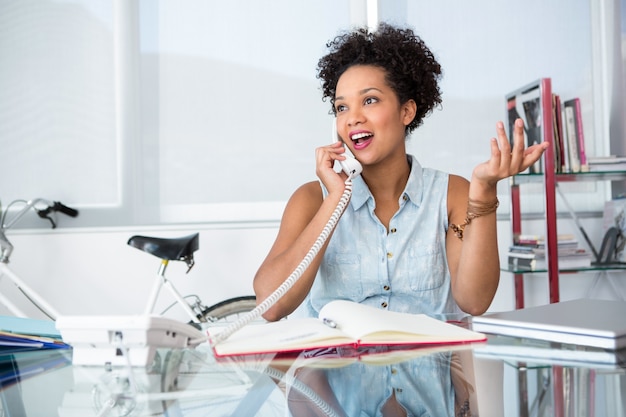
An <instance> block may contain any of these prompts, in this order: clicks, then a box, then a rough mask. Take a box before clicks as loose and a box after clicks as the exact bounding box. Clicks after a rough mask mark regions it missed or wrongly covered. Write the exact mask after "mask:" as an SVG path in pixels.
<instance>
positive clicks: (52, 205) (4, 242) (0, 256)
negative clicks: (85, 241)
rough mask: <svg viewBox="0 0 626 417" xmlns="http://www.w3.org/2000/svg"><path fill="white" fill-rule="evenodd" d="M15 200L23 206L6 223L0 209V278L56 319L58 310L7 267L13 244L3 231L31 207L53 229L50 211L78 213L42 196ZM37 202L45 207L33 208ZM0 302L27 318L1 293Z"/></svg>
mask: <svg viewBox="0 0 626 417" xmlns="http://www.w3.org/2000/svg"><path fill="white" fill-rule="evenodd" d="M15 202H23V203H24V206H23V207H22V208H21V209H20V210H18V211H17V212H16V213H15V214H14V215H13V217H12V219H11V220H8V221H7V222H6V223H5V218H6V213H5V212H3V211H2V210H0V279H2V278H3V277H5V276H6V277H8V278H9V279H10V280H11V281H12V282H13V284H15V286H16V287H17V288H18V289H19V290H20V291H22V293H23V294H24V295H25V296H26V298H27V299H28V300H29V301H31V302H32V303H33V304H34V305H35V307H37V308H39V309H40V310H41V311H42V312H43V313H44V314H46V315H47V316H48V317H50V318H51V319H52V320H56V318H57V317H58V316H59V313H58V311H57V310H56V309H55V308H54V307H52V306H51V305H50V304H49V303H48V302H47V301H46V300H44V298H43V297H42V296H40V295H39V294H37V292H35V290H33V289H32V288H31V287H29V286H28V285H27V284H26V283H25V282H24V281H23V280H22V279H21V278H20V277H19V276H17V274H16V273H15V272H13V271H12V270H11V269H10V268H9V266H8V263H9V259H10V258H11V254H12V253H13V245H12V244H11V242H9V239H7V237H6V234H5V231H6V230H8V229H10V228H11V227H12V226H13V225H15V224H16V223H17V222H18V221H19V220H20V219H21V218H22V216H24V215H25V214H26V213H27V212H28V211H29V210H31V209H33V210H35V211H36V212H37V214H38V215H39V217H41V218H42V219H47V220H49V221H50V223H51V224H52V228H53V229H54V228H55V227H56V223H55V222H54V220H53V219H52V218H51V217H50V216H49V215H50V213H51V212H61V213H63V214H65V215H67V216H70V217H76V216H77V215H78V211H77V210H75V209H72V208H70V207H67V206H65V205H63V204H62V203H60V202H58V201H55V202H51V201H48V200H45V199H43V198H36V199H33V200H30V201H22V200H16V201H14V202H13V203H15ZM37 204H43V205H45V206H46V207H45V208H43V209H37V208H35V206H36V205H37ZM9 206H11V204H9ZM0 303H2V304H3V305H4V306H5V307H7V308H8V309H9V311H11V313H13V314H14V315H16V316H18V317H24V318H28V315H27V314H26V313H24V311H22V310H21V309H20V308H19V307H18V306H17V305H16V304H15V303H14V302H12V301H11V300H9V299H8V298H7V297H6V296H5V295H4V294H2V293H0Z"/></svg>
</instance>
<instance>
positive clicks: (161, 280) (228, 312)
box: [128, 233, 256, 328]
mask: <svg viewBox="0 0 626 417" xmlns="http://www.w3.org/2000/svg"><path fill="white" fill-rule="evenodd" d="M199 240H200V234H199V233H194V234H191V235H188V236H183V237H179V238H159V237H151V236H140V235H136V236H132V237H131V238H130V239H129V240H128V245H129V246H131V247H134V248H136V249H139V250H141V251H143V252H146V253H149V254H151V255H154V256H156V257H157V258H159V259H160V260H161V264H160V266H159V269H158V271H157V275H156V278H155V281H154V284H153V286H152V289H151V292H150V296H149V298H148V303H147V305H146V308H145V311H144V313H145V314H152V313H153V312H154V307H155V305H156V302H157V299H158V296H159V293H160V290H161V288H163V287H165V288H166V289H167V290H168V291H169V292H170V294H171V295H172V296H173V298H174V299H175V303H174V304H179V305H180V306H181V307H182V308H183V310H184V311H185V313H186V314H187V315H188V316H189V318H190V320H191V321H190V324H194V325H195V326H196V327H198V328H199V327H200V324H201V323H215V322H222V321H231V320H233V319H236V318H237V317H239V315H240V314H243V313H247V312H249V311H252V310H253V309H254V308H255V307H256V297H255V296H254V295H246V296H240V297H233V298H229V299H226V300H223V301H220V302H218V303H216V304H213V305H211V306H208V307H207V306H205V305H204V304H203V303H202V300H201V299H200V297H198V296H197V295H191V296H188V297H193V298H194V302H193V303H188V302H187V301H186V300H185V297H183V296H182V295H181V294H180V293H179V292H178V290H177V289H176V287H175V286H174V285H173V284H172V282H171V281H170V280H168V279H167V277H166V276H165V271H166V269H167V266H168V265H169V262H170V261H182V262H184V263H185V264H186V265H187V273H189V271H191V269H192V268H193V266H194V265H195V261H194V257H193V254H194V252H195V251H197V250H198V248H199ZM170 307H171V306H170ZM170 307H168V308H167V309H166V310H165V311H167V310H168V309H169V308H170ZM165 311H164V312H163V313H161V314H164V313H165Z"/></svg>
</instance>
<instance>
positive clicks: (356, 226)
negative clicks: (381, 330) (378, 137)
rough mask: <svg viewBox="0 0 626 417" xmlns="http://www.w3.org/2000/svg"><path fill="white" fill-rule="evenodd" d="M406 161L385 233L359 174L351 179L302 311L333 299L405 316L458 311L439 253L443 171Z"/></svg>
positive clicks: (444, 219)
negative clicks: (346, 199) (348, 194)
mask: <svg viewBox="0 0 626 417" xmlns="http://www.w3.org/2000/svg"><path fill="white" fill-rule="evenodd" d="M409 158H410V159H409V161H410V163H411V173H410V175H409V180H408V182H407V184H406V188H405V190H404V192H403V193H402V195H401V196H400V200H399V205H400V208H399V210H398V212H397V213H396V214H395V215H394V216H393V217H392V218H391V221H390V222H389V231H387V230H386V228H385V226H384V225H383V224H382V223H381V222H380V220H378V218H377V217H376V215H375V214H374V209H375V208H376V202H375V201H374V197H373V196H372V194H371V193H370V191H369V189H368V188H367V185H366V184H365V182H364V181H363V179H362V178H361V177H360V176H359V177H357V178H355V179H354V180H353V191H352V197H351V199H350V203H349V205H348V207H346V209H345V211H344V213H343V215H342V216H341V218H340V220H339V222H338V224H337V226H336V228H335V231H334V232H333V235H332V236H331V238H330V241H329V242H328V247H327V249H326V252H325V253H324V258H323V261H322V263H321V265H320V268H319V271H318V273H317V277H316V278H315V282H314V283H313V287H312V288H311V291H310V293H309V296H308V297H307V300H306V301H305V303H306V307H305V306H302V307H304V308H305V310H306V313H305V314H306V315H308V316H314V317H316V316H317V313H318V312H319V310H320V309H321V308H322V306H324V305H325V304H326V303H328V302H329V301H331V300H334V299H338V298H339V299H346V300H352V301H356V302H359V303H364V304H368V305H372V306H376V307H379V308H385V309H389V310H392V311H400V312H409V313H425V314H431V315H441V314H450V313H458V312H459V311H460V310H459V308H458V306H457V305H456V302H455V301H454V299H453V298H452V291H451V288H450V273H449V270H448V261H447V258H446V251H445V248H446V231H447V229H448V209H447V195H448V174H447V173H444V172H441V171H437V170H434V169H429V168H422V166H421V165H420V164H419V162H418V161H417V159H415V157H413V156H410V155H409ZM324 194H326V191H325V190H324Z"/></svg>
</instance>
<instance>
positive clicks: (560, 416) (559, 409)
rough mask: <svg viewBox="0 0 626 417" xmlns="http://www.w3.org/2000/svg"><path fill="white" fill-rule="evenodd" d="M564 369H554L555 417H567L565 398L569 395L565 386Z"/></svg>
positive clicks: (557, 367) (555, 367)
mask: <svg viewBox="0 0 626 417" xmlns="http://www.w3.org/2000/svg"><path fill="white" fill-rule="evenodd" d="M563 372H564V370H563V367H562V366H553V367H552V398H553V399H554V416H555V417H565V408H564V404H563V398H564V397H565V396H566V395H567V394H566V392H565V391H564V390H565V386H564V384H563Z"/></svg>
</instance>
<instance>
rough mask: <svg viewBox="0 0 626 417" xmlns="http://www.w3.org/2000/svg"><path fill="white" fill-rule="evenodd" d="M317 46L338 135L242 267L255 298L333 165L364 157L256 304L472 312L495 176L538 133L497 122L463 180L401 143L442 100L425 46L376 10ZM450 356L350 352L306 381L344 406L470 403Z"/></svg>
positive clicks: (335, 181)
mask: <svg viewBox="0 0 626 417" xmlns="http://www.w3.org/2000/svg"><path fill="white" fill-rule="evenodd" d="M328 47H329V48H330V50H329V53H328V54H327V55H326V56H324V57H323V58H322V59H321V60H320V61H319V64H318V77H319V78H320V79H321V80H322V88H323V97H324V99H330V102H331V104H332V111H333V113H334V114H335V115H336V123H337V132H338V136H339V138H340V139H341V142H337V143H333V144H330V145H328V146H324V147H321V148H318V149H317V150H316V153H315V156H316V173H317V176H318V177H319V182H310V183H307V184H304V185H302V186H301V187H300V188H299V189H298V190H296V192H295V193H294V194H293V196H292V197H291V198H290V200H289V202H288V204H287V207H286V209H285V212H284V215H283V219H282V222H281V226H280V229H279V232H278V236H277V238H276V241H275V242H274V245H273V246H272V248H271V250H270V252H269V254H268V255H267V258H266V259H265V260H264V262H263V264H262V265H261V267H260V268H259V270H258V272H257V274H256V276H255V279H254V288H255V292H256V296H257V299H258V300H259V301H262V300H264V299H266V297H267V296H268V295H270V294H271V293H272V292H273V291H274V290H275V289H276V288H278V287H279V286H280V285H281V284H282V283H283V281H284V280H285V279H286V278H287V277H288V276H290V274H291V273H292V272H293V271H294V270H295V269H296V267H297V266H298V265H299V263H300V262H301V261H302V259H303V258H304V256H305V255H306V254H307V252H308V251H309V249H310V248H311V246H312V245H313V243H314V242H315V241H316V239H317V238H318V236H319V235H320V232H321V231H322V229H323V228H324V226H325V225H326V223H327V221H328V219H329V218H330V216H331V214H332V212H333V211H334V210H335V208H336V206H337V204H338V203H339V201H340V199H341V197H342V194H343V192H344V189H345V179H346V178H347V177H346V175H345V174H343V173H340V174H337V173H336V172H335V170H334V169H333V167H334V165H335V162H336V161H341V160H343V159H344V158H345V157H344V156H343V155H342V154H343V153H344V152H346V148H348V149H349V150H350V151H351V152H352V153H353V154H354V156H355V157H356V159H357V160H358V161H359V162H360V163H361V165H362V167H363V171H362V174H361V175H360V176H358V177H356V178H354V179H353V184H352V185H353V191H352V196H351V200H350V203H349V204H348V206H347V207H346V209H345V210H344V212H343V214H342V216H341V218H340V219H339V222H338V224H337V226H336V228H335V230H334V232H333V234H332V236H330V238H329V239H328V240H327V242H326V244H325V245H324V246H323V247H322V248H321V250H320V252H319V253H318V255H317V256H316V258H315V259H314V260H313V261H312V262H311V264H310V266H309V268H308V269H307V270H306V271H305V272H304V273H303V275H302V276H301V278H300V279H299V280H298V282H297V283H296V284H295V285H294V286H293V287H292V288H291V289H290V290H289V291H288V292H287V293H286V294H285V295H284V296H283V297H282V298H281V299H280V300H279V301H278V302H277V303H276V304H275V305H274V306H273V307H272V308H271V309H270V310H268V311H267V313H266V314H265V318H266V319H268V320H279V319H281V318H283V317H285V316H287V315H289V314H291V313H292V312H293V311H294V310H295V309H296V308H298V309H299V313H300V312H302V313H304V314H305V315H310V316H317V313H318V312H319V309H320V308H321V307H322V306H323V305H324V304H326V303H327V302H328V301H330V300H332V299H337V298H340V299H347V300H352V301H355V302H359V303H364V304H368V305H371V306H376V307H378V308H384V309H389V310H394V311H401V312H410V313H425V314H430V315H436V316H437V315H445V314H453V313H458V312H459V311H460V310H462V311H464V312H466V313H469V314H472V315H478V314H482V313H483V312H485V311H486V310H487V308H488V307H489V304H490V303H491V301H492V299H493V297H494V295H495V292H496V289H497V287H498V280H499V274H500V273H499V259H498V245H497V239H496V209H497V207H498V200H497V198H496V185H497V182H498V181H499V180H501V179H504V178H507V177H509V176H511V175H515V174H517V173H518V172H520V171H523V170H524V169H526V168H527V167H528V166H529V165H531V164H532V163H534V162H535V161H536V160H537V159H539V157H540V156H541V154H542V153H543V151H544V150H545V148H546V146H547V143H544V144H538V145H534V146H532V147H530V148H528V149H525V148H524V135H523V129H524V127H523V123H522V121H521V120H517V121H516V123H515V128H514V133H513V143H514V144H513V146H512V147H511V145H510V144H509V139H508V138H507V135H506V132H505V129H504V125H503V123H501V122H498V123H497V124H496V137H495V138H493V139H492V141H491V148H490V149H485V154H486V156H487V155H488V154H489V152H490V156H489V157H488V159H487V160H486V161H485V162H483V163H481V164H479V165H478V166H476V167H475V168H474V170H473V173H472V177H471V180H470V181H467V180H466V179H464V178H461V177H459V176H456V175H451V174H447V173H444V172H441V171H438V170H434V169H430V168H425V167H422V166H421V165H420V163H419V162H418V159H417V158H416V157H415V156H412V155H408V154H407V153H406V138H407V135H409V134H410V133H411V132H412V131H413V130H414V129H416V128H417V127H418V126H420V125H421V124H422V122H423V120H424V117H425V116H427V115H428V114H429V113H430V112H431V111H432V110H433V108H434V107H435V106H437V105H438V104H440V103H441V92H440V90H439V86H438V82H439V78H440V76H441V68H440V66H439V64H438V63H437V61H436V60H435V58H434V56H433V54H432V52H431V51H430V50H429V49H428V48H427V47H426V45H425V44H424V42H423V41H422V40H421V39H420V38H419V37H417V36H416V35H415V34H414V33H413V32H412V31H411V30H409V29H402V28H395V27H392V26H390V25H386V24H381V25H380V27H379V29H378V30H377V31H375V32H370V31H368V30H367V29H358V30H355V31H353V32H349V33H345V34H343V35H341V36H338V37H337V38H335V39H334V40H333V41H331V42H330V43H329V44H328ZM433 140H441V139H440V138H434V139H433ZM467 140H472V139H471V138H468V139H467ZM441 146H446V145H445V143H444V142H442V144H441ZM477 146H480V145H477ZM459 157H460V158H462V155H460V156H459ZM455 363H456V361H455V360H454V355H452V356H451V355H449V354H447V353H444V354H437V355H429V356H426V357H423V358H418V359H416V360H413V361H407V362H403V363H401V364H396V365H394V366H388V367H367V366H365V365H362V364H355V365H353V366H350V367H347V368H339V369H333V370H328V371H326V372H325V375H324V378H322V379H319V380H318V381H325V383H327V384H328V385H327V386H328V387H329V389H330V390H331V391H332V395H326V396H325V397H333V398H336V399H337V401H338V403H339V404H341V408H342V411H343V412H345V415H372V416H373V415H381V414H382V415H385V416H387V415H394V416H396V415H397V416H408V415H468V414H467V411H468V410H467V405H468V399H467V396H463V397H461V398H459V397H460V396H459V394H458V393H459V392H460V388H459V387H461V386H462V385H463V384H462V383H458V382H455V381H458V380H459V378H458V376H459V375H460V373H459V372H458V371H455V369H457V368H458V366H454V364H455ZM315 375H316V378H317V377H318V375H317V373H315ZM309 379H310V380H311V377H309ZM355 387H357V389H355ZM359 387H361V388H359ZM455 401H456V404H455Z"/></svg>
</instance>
